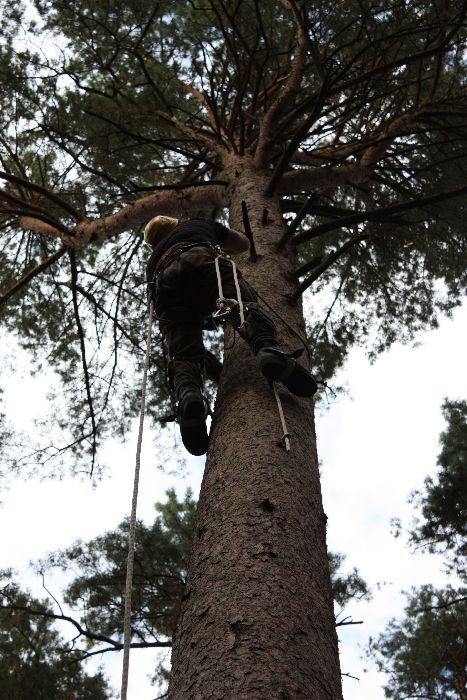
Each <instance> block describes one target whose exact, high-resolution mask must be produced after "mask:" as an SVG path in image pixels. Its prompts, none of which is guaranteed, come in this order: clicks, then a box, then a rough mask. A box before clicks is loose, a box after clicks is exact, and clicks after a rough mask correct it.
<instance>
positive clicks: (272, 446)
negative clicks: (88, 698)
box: [169, 158, 342, 700]
mask: <svg viewBox="0 0 467 700" xmlns="http://www.w3.org/2000/svg"><path fill="white" fill-rule="evenodd" d="M225 167H226V171H227V172H226V175H227V179H230V181H231V185H230V188H229V192H228V196H229V198H230V225H231V227H232V228H242V211H241V201H242V200H245V202H246V203H247V206H248V211H249V217H250V221H251V226H252V230H253V235H254V238H255V243H256V247H257V251H258V253H259V254H260V256H261V257H260V259H259V260H258V262H257V263H252V262H250V261H248V260H245V259H243V260H241V261H240V267H241V269H242V271H243V274H244V277H245V278H246V279H247V281H249V282H250V283H251V284H252V285H253V286H254V287H255V289H256V290H257V291H258V292H259V293H260V294H261V296H263V297H264V298H265V299H266V300H267V302H268V304H270V305H271V306H272V307H273V308H274V309H275V310H276V311H277V312H278V313H279V314H281V316H283V317H284V318H285V319H286V320H287V322H288V323H289V324H290V325H291V326H292V327H293V328H294V329H295V330H296V331H297V332H298V333H300V334H301V335H302V336H304V321H303V315H302V310H301V308H300V306H299V305H297V306H290V304H289V303H288V301H287V299H286V296H285V295H286V294H288V293H291V292H293V291H294V289H295V283H293V282H291V281H289V280H288V279H287V275H288V273H290V272H291V270H292V268H293V263H294V254H293V251H292V250H291V249H289V248H286V250H285V251H282V252H278V250H277V248H276V245H277V242H278V241H279V239H280V237H281V235H282V234H283V232H284V222H283V220H282V215H281V211H280V204H279V199H278V198H266V197H264V195H263V192H264V190H265V188H266V185H267V182H268V179H269V178H268V177H267V176H266V174H265V173H261V172H256V171H255V170H254V168H253V167H252V165H251V162H250V161H249V160H247V159H246V158H241V159H240V158H239V159H237V160H236V161H234V160H231V161H229V162H227V163H226V166H225ZM264 209H267V210H268V223H266V224H264V223H262V222H263V210H264ZM245 257H246V256H245ZM276 321H277V327H278V331H279V338H280V341H281V343H282V344H283V345H285V346H286V347H288V348H289V349H295V348H297V347H300V342H299V341H298V340H297V338H296V337H294V336H293V335H292V334H291V333H290V331H287V329H286V328H285V327H284V325H283V324H282V323H281V322H280V321H278V320H277V319H276ZM232 342H233V340H232V334H231V333H227V338H226V346H227V349H226V351H225V357H224V369H223V372H222V376H221V382H220V387H219V392H218V397H217V402H216V408H215V415H214V420H213V426H212V429H211V443H210V447H209V453H208V459H207V463H206V469H205V474H204V479H203V484H202V487H201V494H200V498H199V505H198V515H197V524H196V528H195V531H194V543H193V548H192V554H191V560H190V565H189V574H188V584H187V588H186V591H185V596H184V600H183V603H182V609H181V615H180V620H179V624H178V627H177V630H176V634H175V637H174V646H173V652H172V677H171V683H170V688H169V697H170V699H171V700H188V698H196V699H200V700H201V699H203V700H204V699H205V698H206V699H207V698H212V699H214V698H216V699H217V698H218V699H219V700H220V699H221V698H222V699H223V700H227V699H229V700H238V699H240V698H257V699H260V698H261V699H266V698H268V699H269V698H310V699H313V700H339V698H342V691H341V681H340V671H339V660H338V647H337V635H336V630H335V622H334V616H333V604H332V595H331V585H330V576H329V568H328V561H327V553H326V516H325V514H324V511H323V506H322V498H321V489H320V481H319V473H318V464H317V455H316V441H315V432H314V420H313V401H312V400H311V399H298V398H296V397H294V396H292V395H291V394H289V393H288V392H287V390H286V389H280V390H279V391H280V395H281V398H282V401H283V406H284V411H285V415H286V420H287V423H288V429H289V432H290V434H291V450H290V452H286V451H285V449H284V447H283V446H282V445H281V444H280V439H281V436H282V430H281V424H280V420H279V415H278V411H277V406H276V402H275V399H274V395H273V393H272V391H271V390H270V388H269V386H268V384H267V382H266V380H265V379H264V378H263V377H262V375H261V374H260V372H259V370H258V367H257V364H256V360H255V358H254V357H253V355H252V353H251V352H250V350H249V349H248V347H247V346H246V344H245V343H243V341H242V340H241V339H239V338H238V337H237V338H236V341H235V344H234V345H233V347H232ZM303 361H304V362H306V360H303Z"/></svg>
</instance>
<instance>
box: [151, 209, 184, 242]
mask: <svg viewBox="0 0 467 700" xmlns="http://www.w3.org/2000/svg"><path fill="white" fill-rule="evenodd" d="M179 221H180V219H175V218H173V217H172V216H155V217H154V218H153V219H151V220H150V221H148V223H147V224H146V227H145V229H144V240H145V241H146V243H147V244H148V245H150V246H151V248H155V246H156V245H157V244H158V243H160V242H161V241H162V240H163V239H164V238H165V237H166V236H168V235H169V233H172V231H173V230H174V228H175V227H176V226H178V224H179Z"/></svg>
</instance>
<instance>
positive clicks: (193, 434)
mask: <svg viewBox="0 0 467 700" xmlns="http://www.w3.org/2000/svg"><path fill="white" fill-rule="evenodd" d="M179 423H180V434H181V436H182V442H183V444H184V445H185V447H186V449H187V450H188V452H190V454H192V455H194V456H195V457H200V456H201V455H204V454H206V452H207V451H208V445H209V435H208V431H207V428H206V406H205V404H204V402H200V401H191V402H190V403H189V404H188V405H187V406H186V407H185V415H184V416H183V418H180V421H179Z"/></svg>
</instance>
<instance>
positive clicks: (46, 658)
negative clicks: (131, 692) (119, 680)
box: [0, 572, 111, 700]
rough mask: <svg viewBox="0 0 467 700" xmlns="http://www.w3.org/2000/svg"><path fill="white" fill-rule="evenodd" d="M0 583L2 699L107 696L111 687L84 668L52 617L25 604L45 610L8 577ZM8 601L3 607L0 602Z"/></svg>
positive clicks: (58, 699) (84, 699) (45, 606)
mask: <svg viewBox="0 0 467 700" xmlns="http://www.w3.org/2000/svg"><path fill="white" fill-rule="evenodd" d="M1 578H2V579H3V583H4V585H3V587H2V589H0V697H2V698H5V700H7V698H8V699H10V698H11V700H13V699H14V700H107V699H109V698H110V697H111V691H110V689H109V686H108V684H107V681H106V680H105V678H104V676H103V675H102V673H100V672H98V673H96V674H94V675H92V674H89V673H87V672H86V671H85V670H84V668H83V666H82V664H81V662H80V660H79V657H78V655H77V654H76V653H75V652H74V651H73V649H72V645H71V644H70V643H66V642H65V640H64V639H63V638H62V637H61V636H60V634H59V633H58V632H57V631H56V629H54V627H53V621H52V620H51V619H48V618H47V617H45V616H43V615H32V614H31V613H30V612H28V611H27V610H25V609H24V608H27V609H28V610H38V609H39V610H42V611H44V610H45V611H48V612H51V608H50V606H49V605H48V603H47V602H46V601H39V600H36V599H35V598H33V597H32V596H31V595H29V594H28V593H25V592H24V591H22V590H21V589H20V588H19V587H18V586H16V585H15V584H13V583H11V581H8V579H9V578H10V574H9V573H8V572H2V573H1ZM6 605H7V606H10V607H9V608H5V606H6Z"/></svg>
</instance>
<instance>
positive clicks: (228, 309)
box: [212, 299, 238, 322]
mask: <svg viewBox="0 0 467 700" xmlns="http://www.w3.org/2000/svg"><path fill="white" fill-rule="evenodd" d="M216 306H217V311H214V313H213V314H212V319H213V321H214V322H216V321H226V320H227V319H228V318H229V317H230V316H231V314H232V311H233V310H234V309H235V308H236V307H237V306H238V301H237V300H236V299H218V300H217V301H216Z"/></svg>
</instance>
